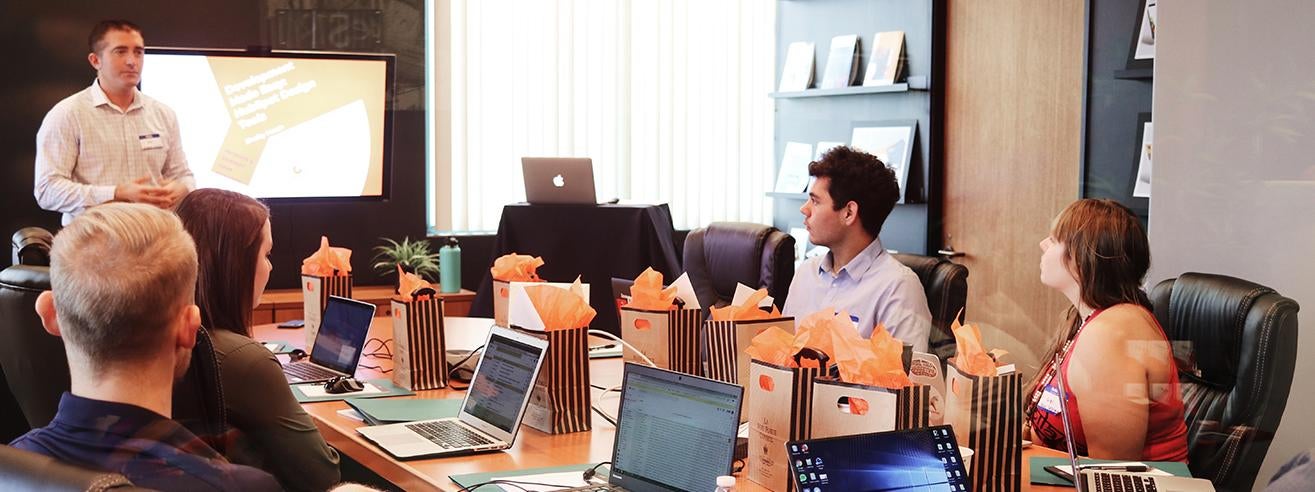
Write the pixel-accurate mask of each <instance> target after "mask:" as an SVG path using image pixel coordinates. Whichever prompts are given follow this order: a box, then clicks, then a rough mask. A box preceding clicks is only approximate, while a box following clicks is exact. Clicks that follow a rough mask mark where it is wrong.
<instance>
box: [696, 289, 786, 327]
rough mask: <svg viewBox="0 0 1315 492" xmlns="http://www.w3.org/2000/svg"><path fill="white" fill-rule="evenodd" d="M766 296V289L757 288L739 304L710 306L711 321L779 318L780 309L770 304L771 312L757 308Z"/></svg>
mask: <svg viewBox="0 0 1315 492" xmlns="http://www.w3.org/2000/svg"><path fill="white" fill-rule="evenodd" d="M766 298H767V289H758V290H757V291H756V292H754V293H753V294H752V295H750V296H749V297H748V298H746V299H745V300H744V303H743V304H740V305H739V306H736V305H733V304H732V305H729V306H726V307H721V308H716V307H715V308H712V310H711V311H712V312H711V316H712V320H713V321H749V320H755V319H771V318H780V317H781V310H779V309H776V306H772V312H770V313H768V312H766V311H763V310H762V309H758V303H760V302H762V300H763V299H766Z"/></svg>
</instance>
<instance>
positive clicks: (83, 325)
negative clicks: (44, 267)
mask: <svg viewBox="0 0 1315 492" xmlns="http://www.w3.org/2000/svg"><path fill="white" fill-rule="evenodd" d="M50 257H51V259H50V285H51V291H48V292H45V293H43V294H42V295H41V296H40V297H39V298H38V299H37V312H38V314H40V315H41V318H42V321H43V323H44V324H45V326H46V330H47V331H50V332H51V333H53V334H56V335H59V336H62V337H63V338H64V341H65V344H64V345H65V350H66V351H67V352H68V355H69V365H70V369H71V370H72V372H73V374H74V376H75V377H76V376H77V375H78V374H79V373H80V371H79V369H81V370H82V371H90V373H91V374H96V373H101V374H103V373H105V372H106V371H119V372H122V371H133V370H137V369H138V368H141V367H146V366H149V365H151V364H160V363H162V362H164V361H165V360H166V359H167V358H168V357H169V356H171V355H172V363H173V366H174V367H173V371H174V377H179V376H181V375H182V373H183V372H184V371H185V370H186V368H187V364H188V361H190V359H191V348H192V346H193V344H195V342H196V330H197V327H199V326H200V315H199V312H198V310H197V308H196V306H195V305H194V304H193V294H194V290H195V288H196V246H195V245H194V244H193V243H192V238H191V236H190V235H189V234H187V231H186V230H185V229H183V225H182V223H181V222H180V221H179V220H178V217H177V216H175V215H174V214H173V213H172V212H169V211H165V210H161V209H159V208H156V207H152V206H148V205H140V204H127V203H111V204H106V205H101V206H98V207H94V208H91V209H89V210H87V211H86V212H84V213H82V214H81V215H79V216H78V217H77V218H76V219H75V220H74V221H73V222H71V223H70V224H69V225H68V226H66V227H65V228H64V229H63V230H61V231H60V232H59V234H57V235H55V241H54V245H53V247H52V248H51V252H50ZM75 385H76V383H75Z"/></svg>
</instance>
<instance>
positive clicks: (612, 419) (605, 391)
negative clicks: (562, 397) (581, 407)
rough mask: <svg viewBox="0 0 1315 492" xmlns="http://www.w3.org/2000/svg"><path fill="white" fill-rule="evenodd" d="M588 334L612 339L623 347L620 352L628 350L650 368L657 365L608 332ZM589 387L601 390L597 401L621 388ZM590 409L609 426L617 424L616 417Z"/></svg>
mask: <svg viewBox="0 0 1315 492" xmlns="http://www.w3.org/2000/svg"><path fill="white" fill-rule="evenodd" d="M589 334H590V335H598V336H600V337H603V338H610V339H612V340H615V341H616V342H617V343H620V344H621V346H622V347H624V348H623V349H622V350H624V349H626V348H628V349H630V351H631V352H634V353H635V354H638V355H639V358H640V359H642V360H643V361H644V363H645V364H648V365H649V366H651V367H657V364H654V363H653V360H652V359H649V358H648V356H647V355H644V353H643V352H640V351H639V349H637V348H635V346H634V345H631V344H630V343H629V342H626V341H625V340H622V339H621V337H618V336H616V335H613V334H611V333H608V332H605V331H602V330H589ZM589 386H592V387H594V388H597V389H600V390H603V392H602V393H601V394H599V395H598V399H599V400H602V399H603V398H605V397H606V396H607V394H608V393H611V392H614V391H615V392H619V391H621V386H620V385H617V386H613V387H611V388H604V387H602V386H598V385H594V384H590V385H589ZM592 407H593V409H594V412H596V413H597V414H598V415H599V416H601V417H603V420H606V421H607V422H608V423H609V424H612V426H613V427H616V425H617V423H616V419H617V417H615V416H612V415H609V414H608V413H607V412H604V411H603V410H602V409H601V408H598V405H592Z"/></svg>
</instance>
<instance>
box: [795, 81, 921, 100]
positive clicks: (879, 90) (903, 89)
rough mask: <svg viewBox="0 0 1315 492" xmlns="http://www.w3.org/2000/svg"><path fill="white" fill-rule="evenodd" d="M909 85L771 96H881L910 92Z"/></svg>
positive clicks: (816, 90) (849, 88) (857, 87)
mask: <svg viewBox="0 0 1315 492" xmlns="http://www.w3.org/2000/svg"><path fill="white" fill-rule="evenodd" d="M910 90H914V89H910V88H909V84H907V83H903V82H901V83H898V84H891V85H878V86H872V87H865V86H861V85H860V86H853V87H841V88H838V89H808V90H803V91H797V92H773V93H771V94H770V95H771V96H772V97H773V98H776V99H792V98H798V97H826V96H853V95H858V94H881V93H885V92H908V91H910Z"/></svg>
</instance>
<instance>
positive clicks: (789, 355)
mask: <svg viewBox="0 0 1315 492" xmlns="http://www.w3.org/2000/svg"><path fill="white" fill-rule="evenodd" d="M793 345H794V335H791V334H790V333H788V332H786V331H785V330H782V329H780V328H778V327H775V326H773V327H770V328H767V329H766V330H763V332H762V333H759V334H758V336H756V337H753V340H752V341H750V342H749V348H746V349H744V353H746V354H749V357H752V358H754V359H757V360H760V361H763V362H766V363H768V364H775V365H778V366H785V367H795V362H794V354H795V351H794V349H792V348H791V346H793Z"/></svg>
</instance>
